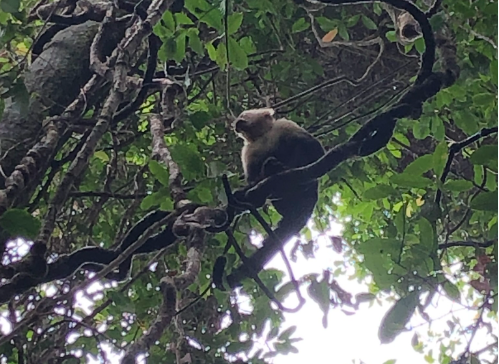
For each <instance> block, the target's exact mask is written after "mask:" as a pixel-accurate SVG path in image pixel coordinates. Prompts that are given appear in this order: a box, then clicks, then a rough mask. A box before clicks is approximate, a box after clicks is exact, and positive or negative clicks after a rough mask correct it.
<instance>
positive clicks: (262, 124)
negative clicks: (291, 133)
mask: <svg viewBox="0 0 499 364" xmlns="http://www.w3.org/2000/svg"><path fill="white" fill-rule="evenodd" d="M274 113H275V111H274V109H271V108H263V109H253V110H246V111H243V112H242V113H241V115H239V116H238V117H237V118H236V120H235V121H234V123H233V124H232V127H233V128H234V130H235V132H236V133H237V134H238V135H239V136H240V137H241V138H243V139H244V140H246V141H248V142H254V141H255V140H257V139H258V138H260V137H261V136H262V135H264V134H265V133H267V132H268V131H269V130H270V129H272V124H273V122H274V120H275V119H274Z"/></svg>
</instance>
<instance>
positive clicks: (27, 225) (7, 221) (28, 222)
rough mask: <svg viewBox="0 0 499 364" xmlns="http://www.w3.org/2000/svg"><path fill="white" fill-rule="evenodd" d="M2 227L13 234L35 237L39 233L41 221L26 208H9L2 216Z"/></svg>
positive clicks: (0, 222)
mask: <svg viewBox="0 0 499 364" xmlns="http://www.w3.org/2000/svg"><path fill="white" fill-rule="evenodd" d="M0 227H1V228H3V229H4V230H5V231H7V232H8V233H9V234H10V235H11V236H23V237H26V238H29V239H34V238H36V236H37V235H38V231H39V230H40V227H41V222H40V220H38V219H37V218H36V217H34V216H32V215H31V214H30V213H29V212H28V211H26V210H24V209H15V208H14V209H9V210H7V211H5V213H4V214H3V215H2V216H0Z"/></svg>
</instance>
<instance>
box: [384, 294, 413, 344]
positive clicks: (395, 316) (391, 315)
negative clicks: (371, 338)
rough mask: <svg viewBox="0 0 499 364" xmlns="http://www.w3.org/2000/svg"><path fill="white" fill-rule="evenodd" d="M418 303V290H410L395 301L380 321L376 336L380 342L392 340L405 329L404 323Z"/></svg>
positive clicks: (385, 342) (405, 323)
mask: <svg viewBox="0 0 499 364" xmlns="http://www.w3.org/2000/svg"><path fill="white" fill-rule="evenodd" d="M418 303H419V293H418V292H411V293H409V294H408V295H407V296H405V297H402V298H401V299H399V300H398V301H397V302H395V304H394V305H393V306H392V308H390V309H389V310H388V312H387V313H386V314H385V316H384V317H383V319H382V321H381V325H380V328H379V331H378V337H379V339H380V341H381V343H382V344H387V343H390V342H392V341H393V340H395V338H396V337H397V336H398V335H399V334H401V333H402V332H404V331H405V325H407V323H408V322H409V320H410V319H411V317H412V315H413V314H414V310H415V309H416V307H417V305H418Z"/></svg>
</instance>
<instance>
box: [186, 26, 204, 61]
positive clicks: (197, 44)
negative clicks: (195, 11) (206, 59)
mask: <svg viewBox="0 0 499 364" xmlns="http://www.w3.org/2000/svg"><path fill="white" fill-rule="evenodd" d="M198 33H199V30H197V29H195V28H190V29H189V30H188V31H187V35H188V37H189V47H191V49H192V50H193V51H194V52H196V53H197V54H199V55H204V49H203V44H202V43H201V39H199V35H198Z"/></svg>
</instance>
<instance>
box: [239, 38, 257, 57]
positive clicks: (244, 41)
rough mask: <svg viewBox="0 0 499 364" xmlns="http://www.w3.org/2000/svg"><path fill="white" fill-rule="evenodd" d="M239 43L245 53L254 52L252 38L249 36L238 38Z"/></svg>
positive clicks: (254, 47)
mask: <svg viewBox="0 0 499 364" xmlns="http://www.w3.org/2000/svg"><path fill="white" fill-rule="evenodd" d="M239 45H240V46H241V48H242V49H244V51H245V52H246V54H252V53H256V46H255V43H254V42H253V39H251V38H250V37H243V38H241V39H240V40H239Z"/></svg>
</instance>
